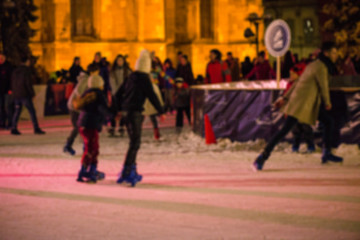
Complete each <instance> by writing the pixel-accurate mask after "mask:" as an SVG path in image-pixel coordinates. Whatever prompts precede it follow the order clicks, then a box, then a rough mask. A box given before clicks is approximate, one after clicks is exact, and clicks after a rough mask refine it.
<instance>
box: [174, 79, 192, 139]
mask: <svg viewBox="0 0 360 240" xmlns="http://www.w3.org/2000/svg"><path fill="white" fill-rule="evenodd" d="M175 85H176V88H175V95H174V97H175V101H174V106H175V108H176V132H177V133H181V130H182V127H183V125H184V123H183V122H184V114H183V113H184V112H185V114H186V117H187V120H188V123H189V125H190V124H191V115H190V91H189V87H188V86H187V84H186V83H185V82H184V79H183V78H182V77H177V78H176V79H175Z"/></svg>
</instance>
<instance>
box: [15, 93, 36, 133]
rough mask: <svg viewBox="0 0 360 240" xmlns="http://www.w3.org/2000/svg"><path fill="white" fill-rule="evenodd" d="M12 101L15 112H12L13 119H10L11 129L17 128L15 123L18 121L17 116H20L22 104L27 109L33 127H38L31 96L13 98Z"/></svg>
mask: <svg viewBox="0 0 360 240" xmlns="http://www.w3.org/2000/svg"><path fill="white" fill-rule="evenodd" d="M14 102H15V113H14V116H13V120H12V129H17V123H18V121H19V117H20V114H21V110H22V106H23V105H25V107H26V108H27V110H28V111H29V113H30V117H31V121H32V123H33V126H34V129H37V128H39V123H38V121H37V118H36V111H35V108H34V104H33V102H32V100H31V98H20V99H15V100H14Z"/></svg>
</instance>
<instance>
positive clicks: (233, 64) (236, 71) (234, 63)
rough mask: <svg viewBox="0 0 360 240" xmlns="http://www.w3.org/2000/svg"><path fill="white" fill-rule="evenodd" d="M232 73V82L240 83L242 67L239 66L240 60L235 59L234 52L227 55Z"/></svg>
mask: <svg viewBox="0 0 360 240" xmlns="http://www.w3.org/2000/svg"><path fill="white" fill-rule="evenodd" d="M225 62H226V63H227V65H228V67H229V69H230V72H231V80H232V81H239V79H240V66H239V59H238V58H234V57H233V55H232V52H228V53H227V54H226V60H225Z"/></svg>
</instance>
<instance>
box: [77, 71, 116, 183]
mask: <svg viewBox="0 0 360 240" xmlns="http://www.w3.org/2000/svg"><path fill="white" fill-rule="evenodd" d="M103 88H104V80H103V79H102V77H101V76H99V75H92V76H90V77H89V79H88V90H86V91H85V92H84V94H83V95H82V97H81V98H80V99H78V100H77V101H75V102H74V106H75V108H76V109H81V111H80V116H79V120H78V125H79V131H80V134H81V136H82V138H83V141H84V153H83V155H82V158H81V168H80V171H79V175H78V178H77V181H78V182H84V181H87V182H92V183H96V181H97V180H101V179H104V178H105V174H104V173H102V172H100V171H98V170H97V165H98V155H99V132H101V128H102V124H103V122H104V120H105V119H104V117H105V116H106V115H108V114H109V108H108V103H107V101H106V98H105V96H104V94H103ZM84 178H85V180H84Z"/></svg>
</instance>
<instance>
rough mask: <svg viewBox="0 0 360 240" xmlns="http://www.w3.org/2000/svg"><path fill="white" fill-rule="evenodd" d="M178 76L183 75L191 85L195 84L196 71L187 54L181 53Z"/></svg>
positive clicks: (177, 70)
mask: <svg viewBox="0 0 360 240" xmlns="http://www.w3.org/2000/svg"><path fill="white" fill-rule="evenodd" d="M176 77H181V78H182V79H184V82H186V84H188V85H189V86H191V85H193V84H194V73H193V71H192V67H191V63H190V62H189V60H188V56H187V55H181V57H180V64H179V65H178V68H177V69H176Z"/></svg>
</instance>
